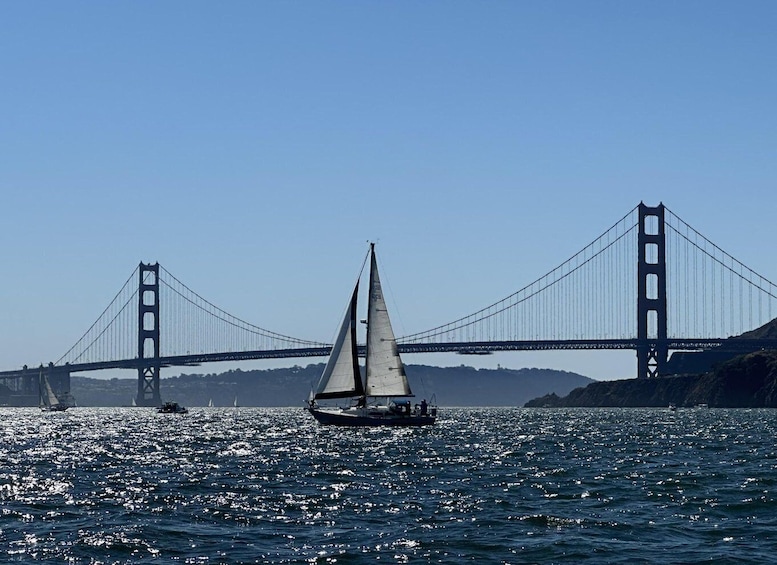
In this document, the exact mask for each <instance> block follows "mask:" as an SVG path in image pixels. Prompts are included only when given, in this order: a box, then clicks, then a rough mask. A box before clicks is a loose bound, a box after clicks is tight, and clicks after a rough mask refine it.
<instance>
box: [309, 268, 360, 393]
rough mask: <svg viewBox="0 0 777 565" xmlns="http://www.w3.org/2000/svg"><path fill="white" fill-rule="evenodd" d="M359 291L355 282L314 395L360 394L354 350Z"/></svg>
mask: <svg viewBox="0 0 777 565" xmlns="http://www.w3.org/2000/svg"><path fill="white" fill-rule="evenodd" d="M358 291H359V284H358V283H357V284H356V288H354V291H353V296H352V297H351V301H350V302H349V306H348V308H347V310H346V312H345V318H344V319H343V323H342V324H341V326H340V331H339V332H338V334H337V341H335V343H334V345H333V346H332V353H331V354H330V355H329V361H328V362H327V364H326V367H325V368H324V372H323V373H322V375H321V379H320V380H319V381H318V387H317V388H316V394H315V397H314V398H317V399H318V398H346V397H349V396H358V395H361V394H363V390H362V384H361V376H360V375H359V366H358V363H357V357H356V349H355V347H356V297H357V295H358Z"/></svg>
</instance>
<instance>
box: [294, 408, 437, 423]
mask: <svg viewBox="0 0 777 565" xmlns="http://www.w3.org/2000/svg"><path fill="white" fill-rule="evenodd" d="M308 411H309V412H310V413H311V414H312V415H313V417H314V418H315V419H316V420H317V421H318V422H319V423H320V424H321V425H323V426H349V427H359V426H371V427H376V426H431V425H432V424H434V422H435V420H436V419H437V416H436V414H435V415H434V416H433V415H431V414H423V415H421V414H395V413H393V412H390V411H377V410H368V409H362V410H359V409H345V410H340V409H337V410H333V409H321V408H308Z"/></svg>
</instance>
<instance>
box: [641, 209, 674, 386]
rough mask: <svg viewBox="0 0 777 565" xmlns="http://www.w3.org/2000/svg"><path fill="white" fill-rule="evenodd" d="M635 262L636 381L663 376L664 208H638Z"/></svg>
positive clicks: (664, 300)
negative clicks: (636, 258)
mask: <svg viewBox="0 0 777 565" xmlns="http://www.w3.org/2000/svg"><path fill="white" fill-rule="evenodd" d="M637 245H638V246H639V252H638V260H637V261H638V262H637V277H638V281H637V340H638V341H639V344H638V346H637V377H638V378H649V377H657V376H659V375H660V374H662V373H663V372H664V369H665V366H666V363H667V359H668V354H669V351H668V348H667V346H666V343H667V340H666V337H667V328H666V319H667V315H666V231H665V224H664V205H663V204H659V205H658V206H656V207H649V206H645V205H644V204H643V203H641V202H640V204H639V232H638V236H637Z"/></svg>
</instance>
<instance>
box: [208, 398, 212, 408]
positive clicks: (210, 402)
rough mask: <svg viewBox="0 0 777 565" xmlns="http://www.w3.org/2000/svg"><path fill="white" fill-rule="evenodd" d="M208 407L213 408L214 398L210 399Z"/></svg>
mask: <svg viewBox="0 0 777 565" xmlns="http://www.w3.org/2000/svg"><path fill="white" fill-rule="evenodd" d="M208 408H213V399H212V398H211V399H210V400H208Z"/></svg>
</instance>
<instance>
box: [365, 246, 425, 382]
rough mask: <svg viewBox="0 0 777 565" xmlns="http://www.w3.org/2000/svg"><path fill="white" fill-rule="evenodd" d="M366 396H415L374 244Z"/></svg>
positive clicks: (368, 325)
mask: <svg viewBox="0 0 777 565" xmlns="http://www.w3.org/2000/svg"><path fill="white" fill-rule="evenodd" d="M365 388H366V394H367V396H413V393H412V392H411V391H410V385H408V383H407V377H406V376H405V367H404V365H403V364H402V359H401V358H400V357H399V352H398V351H397V340H396V338H395V337H394V330H393V329H392V328H391V320H389V315H388V310H387V309H386V301H385V299H384V298H383V289H382V287H381V284H380V277H379V275H378V263H377V261H376V259H375V244H374V243H373V244H372V247H371V263H370V299H369V307H368V311H367V383H366V386H365Z"/></svg>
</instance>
